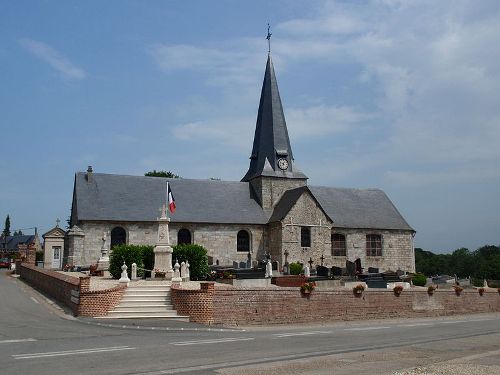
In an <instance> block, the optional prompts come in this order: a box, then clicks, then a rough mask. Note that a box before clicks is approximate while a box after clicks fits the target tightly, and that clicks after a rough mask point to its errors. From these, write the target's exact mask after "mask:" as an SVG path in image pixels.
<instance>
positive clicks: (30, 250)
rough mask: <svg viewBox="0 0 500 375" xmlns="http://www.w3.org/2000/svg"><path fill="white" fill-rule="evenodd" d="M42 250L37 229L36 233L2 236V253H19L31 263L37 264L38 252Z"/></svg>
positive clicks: (0, 251) (0, 242)
mask: <svg viewBox="0 0 500 375" xmlns="http://www.w3.org/2000/svg"><path fill="white" fill-rule="evenodd" d="M41 250H42V246H41V244H40V238H39V237H38V233H37V230H36V229H35V234H22V235H18V236H5V237H4V236H2V237H0V253H2V254H6V255H7V254H12V255H14V254H16V253H18V254H19V256H20V257H21V258H24V259H25V260H26V261H27V262H28V263H31V264H35V257H36V252H37V251H41Z"/></svg>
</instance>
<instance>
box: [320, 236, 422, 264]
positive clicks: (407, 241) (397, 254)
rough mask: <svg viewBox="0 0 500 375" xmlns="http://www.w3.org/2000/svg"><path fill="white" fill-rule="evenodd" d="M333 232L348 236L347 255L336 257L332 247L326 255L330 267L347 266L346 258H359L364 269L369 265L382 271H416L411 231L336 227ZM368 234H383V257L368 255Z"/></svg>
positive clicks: (352, 259) (352, 260) (353, 259)
mask: <svg viewBox="0 0 500 375" xmlns="http://www.w3.org/2000/svg"><path fill="white" fill-rule="evenodd" d="M333 232H335V233H341V234H343V235H345V236H346V255H347V256H345V257H334V256H332V251H331V249H330V251H329V253H328V254H329V256H328V257H326V256H325V258H326V262H327V266H329V267H331V266H337V267H345V262H346V260H349V261H351V262H354V261H355V260H356V259H357V258H359V259H360V260H361V266H362V267H363V268H364V271H368V267H374V268H378V269H379V271H380V272H383V271H386V270H389V269H390V270H392V271H396V270H398V269H401V270H404V271H408V272H415V252H414V248H413V237H412V234H411V232H409V231H398V230H366V229H343V228H334V229H333ZM367 234H380V235H381V236H382V256H381V257H374V256H367V255H366V235H367Z"/></svg>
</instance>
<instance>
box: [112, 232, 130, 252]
mask: <svg viewBox="0 0 500 375" xmlns="http://www.w3.org/2000/svg"><path fill="white" fill-rule="evenodd" d="M126 243H127V232H125V229H123V228H122V227H115V228H113V230H112V231H111V249H113V247H115V246H117V245H123V244H126Z"/></svg>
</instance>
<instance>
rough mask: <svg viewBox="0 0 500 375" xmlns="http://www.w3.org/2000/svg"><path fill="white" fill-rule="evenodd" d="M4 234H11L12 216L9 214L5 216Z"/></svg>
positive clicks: (5, 235)
mask: <svg viewBox="0 0 500 375" xmlns="http://www.w3.org/2000/svg"><path fill="white" fill-rule="evenodd" d="M2 236H4V237H7V236H10V216H9V215H7V217H6V218H5V225H4V227H3V232H2Z"/></svg>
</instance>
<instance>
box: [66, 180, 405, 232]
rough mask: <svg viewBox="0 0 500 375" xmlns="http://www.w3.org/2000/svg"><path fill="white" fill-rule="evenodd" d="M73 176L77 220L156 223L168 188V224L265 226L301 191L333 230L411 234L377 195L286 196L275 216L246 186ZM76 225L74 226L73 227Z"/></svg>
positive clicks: (321, 192) (316, 192)
mask: <svg viewBox="0 0 500 375" xmlns="http://www.w3.org/2000/svg"><path fill="white" fill-rule="evenodd" d="M85 176H86V173H83V172H79V173H77V174H76V175H75V202H76V206H74V209H76V211H77V212H76V218H77V220H92V221H99V220H103V221H155V220H156V218H157V217H158V216H159V215H160V211H159V209H160V207H161V205H162V204H163V203H164V202H165V194H166V192H165V189H166V181H169V182H170V186H171V188H172V192H173V195H174V198H175V203H176V206H177V210H176V212H175V214H174V215H171V220H172V222H174V223H175V222H180V223H219V224H267V223H268V222H273V221H279V220H281V219H283V218H284V217H285V216H286V214H287V213H288V212H289V210H290V209H291V208H292V207H293V205H294V204H295V202H296V201H297V199H298V198H299V197H300V195H302V194H303V193H304V192H305V191H307V190H308V191H310V193H311V195H312V196H313V197H314V198H315V199H316V201H317V202H318V203H319V205H320V206H321V208H322V209H323V211H324V212H325V214H326V215H327V216H328V217H330V219H331V220H332V221H333V226H334V227H340V228H357V229H399V230H413V229H412V228H411V227H410V226H409V225H408V223H407V222H406V221H405V220H404V218H403V217H402V216H401V214H400V213H399V212H398V210H397V209H396V207H394V205H393V204H392V202H391V201H390V200H389V198H388V197H387V195H385V193H384V192H383V191H381V190H379V189H348V188H331V187H321V186H308V187H302V188H297V189H292V190H289V191H287V192H286V193H285V194H284V195H283V197H282V199H281V200H280V201H279V202H278V204H277V205H276V206H275V208H274V210H273V211H272V212H271V211H266V210H263V209H262V208H261V206H260V205H259V204H258V203H257V201H256V200H255V199H254V197H253V196H252V192H251V189H250V184H249V183H248V182H228V181H213V180H193V179H169V178H161V177H145V176H124V175H112V174H103V173H92V177H91V181H90V182H87V180H86V177H85ZM73 224H76V223H73Z"/></svg>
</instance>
